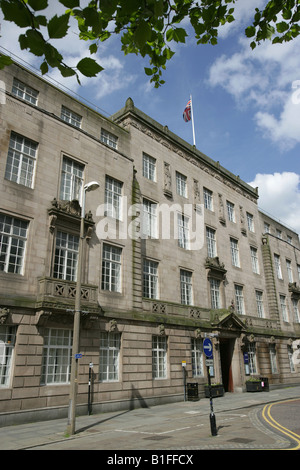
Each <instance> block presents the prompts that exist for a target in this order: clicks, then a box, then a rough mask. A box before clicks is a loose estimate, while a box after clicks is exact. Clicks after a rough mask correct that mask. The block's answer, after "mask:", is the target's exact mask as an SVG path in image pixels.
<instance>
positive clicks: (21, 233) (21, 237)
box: [0, 214, 28, 274]
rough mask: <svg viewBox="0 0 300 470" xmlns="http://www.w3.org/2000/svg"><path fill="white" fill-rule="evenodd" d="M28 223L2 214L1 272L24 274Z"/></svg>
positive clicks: (0, 220) (0, 226)
mask: <svg viewBox="0 0 300 470" xmlns="http://www.w3.org/2000/svg"><path fill="white" fill-rule="evenodd" d="M27 230H28V222H26V221H24V220H20V219H17V218H15V217H10V216H9V215H5V214H0V271H3V272H5V273H14V274H23V271H24V258H25V248H26V241H27Z"/></svg>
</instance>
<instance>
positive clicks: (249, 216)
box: [246, 212, 254, 232]
mask: <svg viewBox="0 0 300 470" xmlns="http://www.w3.org/2000/svg"><path fill="white" fill-rule="evenodd" d="M246 216H247V224H248V229H249V231H250V232H254V219H253V215H252V214H249V212H246Z"/></svg>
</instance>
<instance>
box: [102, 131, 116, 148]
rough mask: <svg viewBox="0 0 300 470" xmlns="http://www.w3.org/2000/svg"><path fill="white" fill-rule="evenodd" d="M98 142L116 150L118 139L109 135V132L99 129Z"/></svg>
mask: <svg viewBox="0 0 300 470" xmlns="http://www.w3.org/2000/svg"><path fill="white" fill-rule="evenodd" d="M100 140H101V142H103V143H104V144H106V145H109V146H110V147H112V148H114V149H116V148H117V146H118V137H116V136H115V135H113V134H111V133H110V132H108V131H106V130H104V129H101V135H100Z"/></svg>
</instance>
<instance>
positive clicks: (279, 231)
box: [276, 228, 282, 239]
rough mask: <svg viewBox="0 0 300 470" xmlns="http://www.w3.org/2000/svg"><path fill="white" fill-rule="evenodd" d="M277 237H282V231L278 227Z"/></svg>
mask: <svg viewBox="0 0 300 470" xmlns="http://www.w3.org/2000/svg"><path fill="white" fill-rule="evenodd" d="M276 237H277V238H280V239H282V232H281V230H279V229H278V228H277V229H276Z"/></svg>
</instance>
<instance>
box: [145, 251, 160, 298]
mask: <svg viewBox="0 0 300 470" xmlns="http://www.w3.org/2000/svg"><path fill="white" fill-rule="evenodd" d="M143 296H144V297H147V298H148V299H158V263H157V262H156V261H151V260H148V259H144V265H143Z"/></svg>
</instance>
